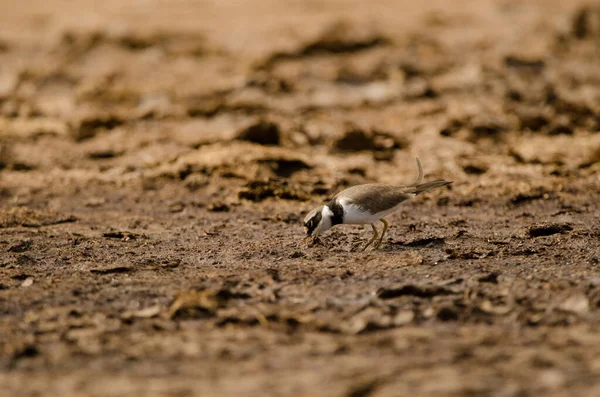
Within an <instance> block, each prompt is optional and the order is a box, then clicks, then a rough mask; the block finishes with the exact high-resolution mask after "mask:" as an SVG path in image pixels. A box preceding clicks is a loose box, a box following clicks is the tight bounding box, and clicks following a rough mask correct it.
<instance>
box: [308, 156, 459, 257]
mask: <svg viewBox="0 0 600 397" xmlns="http://www.w3.org/2000/svg"><path fill="white" fill-rule="evenodd" d="M416 161H417V169H418V176H417V178H416V179H415V180H414V182H413V183H411V184H410V185H406V186H396V185H388V184H384V183H367V184H364V185H356V186H352V187H350V188H348V189H345V190H342V191H341V192H339V193H338V194H336V195H335V196H334V197H333V198H332V199H331V200H330V201H329V202H327V203H326V204H325V205H321V206H319V207H317V208H314V209H312V210H311V211H310V212H309V213H308V214H307V215H306V217H305V218H304V227H305V229H306V234H307V236H306V239H307V240H308V239H312V241H313V243H315V242H316V241H317V237H318V236H319V234H321V233H323V232H325V231H326V230H329V229H331V228H332V227H333V226H335V225H340V224H352V225H371V228H372V229H373V236H372V237H371V239H370V240H369V241H368V242H367V244H366V245H365V246H364V247H363V248H362V251H364V250H366V249H367V248H368V247H369V246H370V245H371V244H373V243H374V242H375V240H377V239H378V238H379V240H378V241H377V242H376V243H375V244H374V245H373V250H376V249H378V248H379V247H380V246H381V243H382V242H383V237H384V236H385V233H386V231H387V229H388V227H389V223H388V221H387V220H385V219H384V218H385V217H386V216H387V215H390V214H391V213H393V212H396V211H397V210H398V209H399V208H400V206H401V205H402V203H404V201H406V200H408V199H410V198H413V197H415V196H417V195H419V194H421V193H424V192H427V191H429V190H431V189H435V188H438V187H442V186H446V185H449V184H451V183H452V181H447V180H444V179H437V180H435V181H431V182H425V183H422V182H423V167H422V166H421V162H420V161H419V159H418V158H416ZM378 221H380V222H381V223H383V230H382V232H381V236H379V233H378V232H377V228H376V227H375V224H376V223H377V222H378Z"/></svg>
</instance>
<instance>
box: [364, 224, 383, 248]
mask: <svg viewBox="0 0 600 397" xmlns="http://www.w3.org/2000/svg"><path fill="white" fill-rule="evenodd" d="M371 227H372V228H373V237H371V239H370V240H369V242H368V243H367V245H365V246H364V247H363V249H362V251H364V250H366V249H367V247H368V246H369V245H371V244H372V243H373V241H375V240H376V239H377V237H379V234H378V233H377V228H376V227H375V224H374V223H371Z"/></svg>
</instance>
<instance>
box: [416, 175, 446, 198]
mask: <svg viewBox="0 0 600 397" xmlns="http://www.w3.org/2000/svg"><path fill="white" fill-rule="evenodd" d="M451 183H452V181H446V180H444V179H438V180H435V181H431V182H425V183H421V184H419V185H417V186H415V194H421V193H424V192H426V191H428V190H431V189H435V188H436V187H442V186H446V185H449V184H451Z"/></svg>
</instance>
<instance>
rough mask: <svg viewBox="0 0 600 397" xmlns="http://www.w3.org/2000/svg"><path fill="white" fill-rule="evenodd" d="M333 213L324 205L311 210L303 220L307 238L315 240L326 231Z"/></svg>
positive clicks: (329, 226)
mask: <svg viewBox="0 0 600 397" xmlns="http://www.w3.org/2000/svg"><path fill="white" fill-rule="evenodd" d="M332 216H333V212H331V210H330V209H329V207H327V206H326V205H322V206H320V207H317V208H314V209H312V210H311V211H310V212H309V213H308V214H306V217H305V218H304V228H305V229H306V235H307V237H312V238H313V240H314V239H316V238H317V237H318V236H319V234H320V233H322V232H324V231H326V230H328V229H330V228H331V226H332V222H331V217H332Z"/></svg>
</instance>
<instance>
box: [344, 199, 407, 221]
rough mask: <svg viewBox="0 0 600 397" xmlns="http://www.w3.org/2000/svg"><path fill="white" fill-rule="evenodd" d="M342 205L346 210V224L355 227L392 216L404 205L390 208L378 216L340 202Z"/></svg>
mask: <svg viewBox="0 0 600 397" xmlns="http://www.w3.org/2000/svg"><path fill="white" fill-rule="evenodd" d="M340 204H342V207H343V208H344V223H348V224H354V225H363V224H370V223H375V222H377V221H378V220H380V219H381V218H383V217H385V216H387V215H389V214H391V213H392V212H395V211H397V210H398V209H399V208H400V206H401V205H402V204H398V205H397V206H395V207H392V208H390V209H389V210H386V211H381V212H378V213H376V214H371V213H369V212H363V211H361V209H360V208H359V207H357V206H356V205H353V204H347V203H346V202H344V201H343V200H340Z"/></svg>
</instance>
